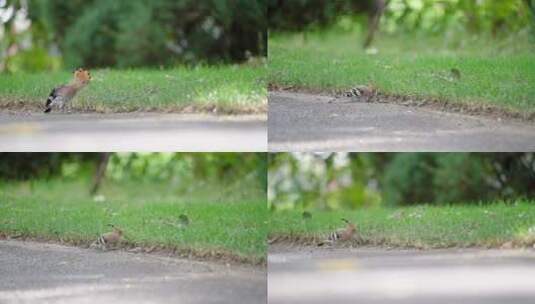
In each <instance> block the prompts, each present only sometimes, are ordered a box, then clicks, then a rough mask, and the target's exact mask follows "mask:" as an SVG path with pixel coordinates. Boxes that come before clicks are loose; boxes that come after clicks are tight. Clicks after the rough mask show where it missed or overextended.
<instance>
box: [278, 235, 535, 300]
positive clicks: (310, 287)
mask: <svg viewBox="0 0 535 304" xmlns="http://www.w3.org/2000/svg"><path fill="white" fill-rule="evenodd" d="M268 269H269V273H268V298H269V303H270V304H282V303H292V304H294V303H295V304H299V303H310V304H314V303H374V304H375V303H414V304H418V303H422V304H424V303H425V304H428V303H432V304H442V303H444V304H446V303H526V304H528V303H535V279H534V278H535V250H480V249H462V250H461V249H457V250H454V249H448V250H431V251H419V250H386V249H378V248H353V249H351V248H345V249H334V248H327V249H318V248H312V247H281V246H280V245H274V246H270V249H269V254H268Z"/></svg>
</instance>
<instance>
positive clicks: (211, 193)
mask: <svg viewBox="0 0 535 304" xmlns="http://www.w3.org/2000/svg"><path fill="white" fill-rule="evenodd" d="M89 184H90V183H89V182H83V181H60V180H50V181H34V182H22V183H7V184H2V185H0V232H4V233H7V234H10V235H18V234H20V235H23V236H27V237H36V238H47V239H52V240H60V239H61V240H63V241H67V242H70V243H81V244H84V245H87V244H89V243H90V242H92V241H94V240H95V239H96V238H97V237H98V236H99V235H100V234H101V233H103V232H107V231H109V230H110V228H109V227H108V226H107V225H108V224H114V225H116V226H118V227H120V228H122V229H123V230H124V232H125V239H126V240H127V241H128V243H130V244H131V245H134V244H135V245H137V246H146V247H150V246H154V245H163V246H165V247H166V248H177V249H179V253H180V250H182V251H185V252H188V254H189V253H190V252H192V253H193V255H198V256H206V255H208V256H216V257H217V256H218V255H220V254H223V255H226V256H228V257H229V258H232V259H237V260H240V261H245V262H248V263H253V264H262V263H265V256H266V248H267V247H266V246H267V245H266V235H267V225H266V222H267V211H266V201H265V194H261V193H260V192H259V191H256V190H248V191H245V192H242V193H240V191H239V190H237V189H232V187H234V186H232V185H231V186H228V187H231V189H228V190H229V191H227V192H221V191H223V190H224V189H227V188H228V187H221V188H220V189H218V187H214V188H211V187H210V185H199V187H197V188H193V189H191V190H190V191H182V190H180V191H175V190H174V189H173V187H170V186H169V185H157V184H155V183H151V182H125V183H121V184H117V183H108V184H107V185H105V186H104V187H103V189H102V191H101V194H100V195H97V196H95V197H90V196H89V195H88V189H89ZM249 188H251V187H249ZM181 214H185V215H186V216H187V217H188V218H189V220H190V224H189V225H188V226H186V227H185V228H182V227H180V225H179V224H180V222H179V219H178V217H179V216H180V215H181Z"/></svg>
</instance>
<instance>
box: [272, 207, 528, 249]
mask: <svg viewBox="0 0 535 304" xmlns="http://www.w3.org/2000/svg"><path fill="white" fill-rule="evenodd" d="M534 203H535V202H533V201H529V202H528V201H518V202H516V203H514V204H510V205H506V204H503V203H495V204H490V205H483V206H444V207H431V206H419V207H407V208H395V209H394V208H391V209H389V208H376V209H361V210H357V211H351V212H350V211H333V212H312V217H311V218H308V219H304V218H303V216H302V212H301V211H296V210H292V211H276V212H271V214H270V218H269V235H270V237H271V238H281V239H286V240H289V241H292V240H295V241H301V242H303V241H304V242H305V243H307V244H313V243H314V242H315V241H317V240H322V239H324V237H325V235H326V234H327V233H329V232H331V231H333V230H335V229H337V228H343V227H344V223H343V222H342V221H341V220H340V218H342V217H343V218H347V219H349V220H351V221H353V222H354V223H356V224H357V227H358V229H359V231H360V235H361V236H362V238H363V239H364V240H365V241H366V243H368V244H378V245H387V246H403V247H404V246H408V247H419V248H444V247H470V246H484V247H485V246H489V247H496V246H501V245H503V244H505V243H507V242H511V243H512V245H515V246H533V245H534V244H535V204H534Z"/></svg>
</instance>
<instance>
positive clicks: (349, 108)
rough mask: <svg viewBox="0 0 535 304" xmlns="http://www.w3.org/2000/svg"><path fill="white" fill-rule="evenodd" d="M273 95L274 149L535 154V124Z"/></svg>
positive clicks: (271, 140)
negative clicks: (516, 152)
mask: <svg viewBox="0 0 535 304" xmlns="http://www.w3.org/2000/svg"><path fill="white" fill-rule="evenodd" d="M332 99H333V98H332V97H329V96H320V95H310V94H300V93H290V92H270V95H269V119H268V129H269V131H268V133H269V134H268V141H269V150H270V151H274V152H280V151H371V152H374V151H387V152H388V151H418V152H423V151H431V152H432V151H452V152H456V151H471V152H476V151H480V152H491V151H492V152H507V151H535V125H533V124H528V123H526V124H523V123H519V122H510V121H501V120H497V119H490V118H483V117H475V116H468V115H460V114H453V113H445V112H439V111H433V110H429V109H423V108H416V107H405V106H401V105H394V104H386V103H362V102H350V101H349V100H347V99H346V101H344V99H341V100H337V101H335V102H333V103H328V102H329V101H330V100H332Z"/></svg>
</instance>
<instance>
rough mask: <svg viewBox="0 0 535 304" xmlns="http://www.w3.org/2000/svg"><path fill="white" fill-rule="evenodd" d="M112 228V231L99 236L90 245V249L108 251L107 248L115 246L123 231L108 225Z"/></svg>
mask: <svg viewBox="0 0 535 304" xmlns="http://www.w3.org/2000/svg"><path fill="white" fill-rule="evenodd" d="M109 226H111V227H112V228H113V231H111V232H107V233H104V234H103V235H101V236H99V237H98V239H97V240H96V241H94V242H93V244H91V246H90V247H91V248H99V249H104V250H106V249H108V246H113V245H117V244H118V243H119V242H120V241H121V239H122V236H123V231H122V230H121V229H119V228H117V227H115V226H114V225H111V224H110V225H109Z"/></svg>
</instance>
